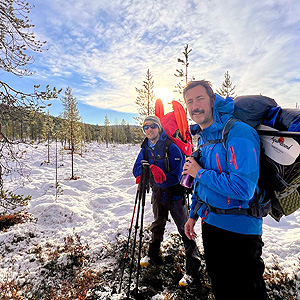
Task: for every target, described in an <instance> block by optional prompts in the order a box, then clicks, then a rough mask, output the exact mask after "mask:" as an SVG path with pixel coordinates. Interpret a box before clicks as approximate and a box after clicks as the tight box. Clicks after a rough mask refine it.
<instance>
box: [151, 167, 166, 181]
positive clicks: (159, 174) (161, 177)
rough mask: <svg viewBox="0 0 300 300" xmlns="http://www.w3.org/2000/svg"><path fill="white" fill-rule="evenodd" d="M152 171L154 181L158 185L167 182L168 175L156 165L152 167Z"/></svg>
mask: <svg viewBox="0 0 300 300" xmlns="http://www.w3.org/2000/svg"><path fill="white" fill-rule="evenodd" d="M150 169H151V172H152V174H153V178H154V181H155V182H156V183H163V182H164V181H166V179H167V177H166V174H165V173H164V171H163V170H162V169H161V168H160V167H158V166H156V165H150Z"/></svg>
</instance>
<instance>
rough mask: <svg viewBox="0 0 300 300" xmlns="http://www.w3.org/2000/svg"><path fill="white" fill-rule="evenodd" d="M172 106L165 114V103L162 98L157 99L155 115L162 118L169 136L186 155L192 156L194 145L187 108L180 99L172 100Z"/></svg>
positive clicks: (162, 124)
mask: <svg viewBox="0 0 300 300" xmlns="http://www.w3.org/2000/svg"><path fill="white" fill-rule="evenodd" d="M172 107H173V111H172V112H169V113H167V114H164V106H163V103H162V101H161V99H157V100H156V102H155V115H156V116H157V117H158V118H159V119H160V122H161V126H162V127H163V129H164V130H165V132H166V134H167V135H168V137H169V138H170V139H171V140H172V141H173V142H174V143H175V144H176V145H177V146H178V147H179V149H180V150H181V151H182V152H183V153H184V154H185V155H187V156H190V155H191V154H192V152H193V149H194V146H193V143H192V139H191V135H190V132H189V125H188V121H187V116H186V113H185V110H184V108H183V106H182V105H181V104H180V103H179V102H178V101H172Z"/></svg>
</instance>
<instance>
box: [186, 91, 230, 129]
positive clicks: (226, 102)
mask: <svg viewBox="0 0 300 300" xmlns="http://www.w3.org/2000/svg"><path fill="white" fill-rule="evenodd" d="M233 112H234V102H233V99H232V98H231V97H227V98H225V99H224V98H223V97H221V96H220V95H218V94H216V96H215V103H214V107H213V116H214V123H213V124H212V125H211V126H209V130H210V131H215V130H220V129H222V128H223V124H224V123H226V122H227V120H228V119H229V118H231V117H232V114H233ZM190 129H191V134H192V135H195V134H199V133H201V132H202V130H201V128H200V126H199V125H198V124H193V125H191V126H190Z"/></svg>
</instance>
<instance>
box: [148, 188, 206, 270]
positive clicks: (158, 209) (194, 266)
mask: <svg viewBox="0 0 300 300" xmlns="http://www.w3.org/2000/svg"><path fill="white" fill-rule="evenodd" d="M151 202H152V210H153V215H154V221H153V223H152V224H151V231H152V242H154V243H155V242H157V241H159V242H161V241H163V236H164V232H165V227H166V223H167V220H168V214H169V212H170V214H171V216H172V218H173V220H174V222H175V224H176V227H177V230H178V232H179V234H180V235H181V237H182V241H183V244H184V248H185V254H186V273H187V274H189V275H192V276H195V275H196V273H197V271H198V269H199V267H200V257H199V254H198V248H197V244H196V242H195V241H194V240H189V239H188V237H187V236H186V234H185V232H184V225H185V223H186V221H187V220H188V212H187V206H186V204H185V203H184V200H183V198H182V199H180V200H175V201H174V200H170V201H168V202H167V203H164V202H163V201H162V199H161V197H156V195H155V194H153V195H152V199H151Z"/></svg>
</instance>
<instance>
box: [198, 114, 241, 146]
mask: <svg viewBox="0 0 300 300" xmlns="http://www.w3.org/2000/svg"><path fill="white" fill-rule="evenodd" d="M237 121H241V120H238V119H235V118H230V119H228V121H227V122H226V124H225V126H224V128H223V130H222V138H221V139H216V140H208V141H207V142H206V143H205V144H203V145H200V147H201V148H202V147H204V146H208V145H212V144H218V143H222V144H223V146H224V148H225V149H226V150H227V146H226V143H227V139H228V135H229V131H230V129H231V128H232V126H233V124H234V123H235V122H237Z"/></svg>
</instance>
